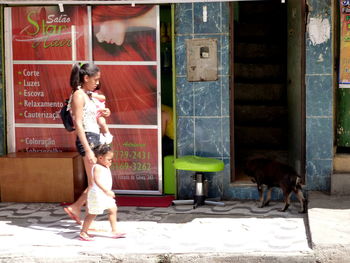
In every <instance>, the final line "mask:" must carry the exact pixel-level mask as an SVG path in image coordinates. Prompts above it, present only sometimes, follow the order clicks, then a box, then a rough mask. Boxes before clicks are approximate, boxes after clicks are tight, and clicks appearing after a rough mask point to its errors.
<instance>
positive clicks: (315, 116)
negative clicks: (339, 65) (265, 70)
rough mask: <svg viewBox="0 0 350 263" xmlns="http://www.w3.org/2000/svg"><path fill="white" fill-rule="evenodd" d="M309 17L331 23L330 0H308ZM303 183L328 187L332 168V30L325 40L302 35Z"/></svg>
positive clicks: (320, 187) (321, 188)
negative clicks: (303, 71) (303, 90)
mask: <svg viewBox="0 0 350 263" xmlns="http://www.w3.org/2000/svg"><path fill="white" fill-rule="evenodd" d="M307 2H308V5H309V10H310V13H309V17H308V19H309V20H308V22H309V21H310V19H312V18H321V19H323V20H328V22H329V24H330V25H332V17H331V14H332V10H331V3H332V1H331V0H323V1H318V0H309V1H307ZM305 84H306V184H307V188H308V189H309V190H325V191H329V189H330V178H331V174H332V171H333V137H334V134H333V133H334V132H333V131H334V130H333V121H334V120H333V86H332V84H333V59H332V30H331V35H330V37H329V38H328V40H327V41H325V42H323V43H320V44H315V43H313V42H312V41H311V38H310V34H309V32H307V34H306V76H305Z"/></svg>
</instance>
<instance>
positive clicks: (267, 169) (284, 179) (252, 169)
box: [245, 158, 307, 213]
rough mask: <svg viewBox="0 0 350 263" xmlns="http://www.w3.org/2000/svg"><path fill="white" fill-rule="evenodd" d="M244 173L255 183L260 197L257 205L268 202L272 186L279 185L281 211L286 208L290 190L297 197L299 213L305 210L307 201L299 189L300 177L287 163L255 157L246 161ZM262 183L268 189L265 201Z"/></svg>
mask: <svg viewBox="0 0 350 263" xmlns="http://www.w3.org/2000/svg"><path fill="white" fill-rule="evenodd" d="M245 173H246V174H247V175H248V176H249V177H251V179H252V182H254V183H257V187H258V191H259V197H260V206H259V207H264V206H266V205H268V204H269V202H270V199H271V191H272V187H280V188H281V189H282V191H283V196H284V202H285V205H284V208H283V209H282V210H281V211H282V212H285V211H286V210H287V209H288V207H289V205H290V196H291V194H292V192H294V193H295V194H296V195H297V198H298V199H299V202H300V205H301V209H300V213H305V212H306V204H307V201H306V199H305V198H304V195H303V192H302V189H301V178H300V176H299V175H298V174H297V173H296V172H295V170H294V169H293V168H292V167H290V166H289V165H286V164H283V163H280V162H277V161H273V160H269V159H265V158H256V159H252V160H249V161H248V162H247V164H246V167H245ZM263 185H266V186H267V189H268V192H267V198H266V201H264V190H263Z"/></svg>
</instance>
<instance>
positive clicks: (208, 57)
mask: <svg viewBox="0 0 350 263" xmlns="http://www.w3.org/2000/svg"><path fill="white" fill-rule="evenodd" d="M186 48H187V80H188V81H213V80H217V79H218V60H217V39H213V38H207V39H202V38H201V39H187V40H186Z"/></svg>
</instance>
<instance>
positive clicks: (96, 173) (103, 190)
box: [79, 144, 125, 241]
mask: <svg viewBox="0 0 350 263" xmlns="http://www.w3.org/2000/svg"><path fill="white" fill-rule="evenodd" d="M94 153H95V156H96V158H97V163H96V164H95V165H94V166H93V167H92V181H93V183H92V186H91V188H90V189H89V191H88V196H87V209H88V210H87V214H86V216H85V220H84V223H83V226H82V229H81V232H80V235H79V237H80V240H83V241H92V240H93V238H92V237H91V236H90V235H89V234H88V229H89V227H90V226H91V224H92V222H93V220H94V219H95V218H96V216H97V215H101V214H103V211H104V210H106V209H107V210H109V215H108V220H109V223H110V224H111V228H112V237H113V238H121V237H124V235H125V234H121V233H117V206H116V203H115V199H114V198H115V194H114V192H113V191H112V190H111V189H112V175H111V171H110V169H109V167H110V166H111V164H112V159H113V152H112V149H111V147H110V146H109V145H107V144H101V145H100V146H98V147H96V148H95V149H94Z"/></svg>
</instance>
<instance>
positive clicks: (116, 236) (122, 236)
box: [111, 233, 126, 238]
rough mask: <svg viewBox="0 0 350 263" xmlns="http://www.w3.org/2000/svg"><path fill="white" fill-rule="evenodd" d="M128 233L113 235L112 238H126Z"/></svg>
mask: <svg viewBox="0 0 350 263" xmlns="http://www.w3.org/2000/svg"><path fill="white" fill-rule="evenodd" d="M125 235H126V233H117V234H113V235H112V236H111V237H112V238H125Z"/></svg>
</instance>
